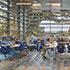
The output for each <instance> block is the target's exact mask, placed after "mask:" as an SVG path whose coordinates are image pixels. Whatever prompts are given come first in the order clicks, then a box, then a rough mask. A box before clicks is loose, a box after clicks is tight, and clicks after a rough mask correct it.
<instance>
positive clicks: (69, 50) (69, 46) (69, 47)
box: [68, 45, 70, 53]
mask: <svg viewBox="0 0 70 70" xmlns="http://www.w3.org/2000/svg"><path fill="white" fill-rule="evenodd" d="M68 53H70V45H68Z"/></svg>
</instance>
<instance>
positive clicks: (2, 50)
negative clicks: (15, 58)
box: [0, 46, 11, 57]
mask: <svg viewBox="0 0 70 70" xmlns="http://www.w3.org/2000/svg"><path fill="white" fill-rule="evenodd" d="M0 50H1V53H2V54H4V55H5V57H6V54H9V53H10V52H11V48H10V46H6V47H5V46H1V49H0Z"/></svg>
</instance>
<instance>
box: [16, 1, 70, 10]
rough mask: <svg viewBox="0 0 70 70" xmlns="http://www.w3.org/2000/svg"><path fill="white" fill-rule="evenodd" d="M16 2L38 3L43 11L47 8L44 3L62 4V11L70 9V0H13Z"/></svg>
mask: <svg viewBox="0 0 70 70" xmlns="http://www.w3.org/2000/svg"><path fill="white" fill-rule="evenodd" d="M15 1H16V2H33V1H37V2H38V3H41V4H42V7H43V9H47V8H49V6H47V5H46V3H51V2H52V3H62V8H63V9H68V10H69V9H70V0H15Z"/></svg>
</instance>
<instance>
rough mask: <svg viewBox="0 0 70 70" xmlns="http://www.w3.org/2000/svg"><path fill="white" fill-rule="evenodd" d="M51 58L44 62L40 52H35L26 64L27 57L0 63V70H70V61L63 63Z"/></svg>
mask: <svg viewBox="0 0 70 70" xmlns="http://www.w3.org/2000/svg"><path fill="white" fill-rule="evenodd" d="M30 54H31V53H30ZM49 58H50V59H49ZM49 58H48V59H47V60H46V59H45V60H43V59H42V55H41V53H40V52H37V51H33V52H32V56H31V58H30V60H27V61H26V62H23V60H25V59H27V57H25V58H24V57H22V58H20V59H13V60H5V61H2V62H0V70H70V65H69V64H70V60H67V61H64V62H63V61H62V60H61V61H57V60H54V59H53V57H52V56H50V57H49ZM66 62H67V64H68V65H67V64H66ZM65 64H66V65H65Z"/></svg>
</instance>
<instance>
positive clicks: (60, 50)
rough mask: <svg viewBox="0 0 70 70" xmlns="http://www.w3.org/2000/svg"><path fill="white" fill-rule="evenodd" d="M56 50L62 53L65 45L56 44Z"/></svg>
mask: <svg viewBox="0 0 70 70" xmlns="http://www.w3.org/2000/svg"><path fill="white" fill-rule="evenodd" d="M57 51H58V53H64V52H65V47H64V46H57Z"/></svg>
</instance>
